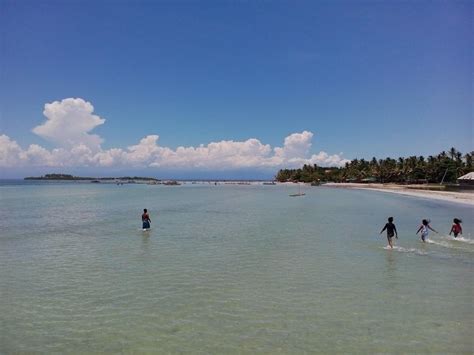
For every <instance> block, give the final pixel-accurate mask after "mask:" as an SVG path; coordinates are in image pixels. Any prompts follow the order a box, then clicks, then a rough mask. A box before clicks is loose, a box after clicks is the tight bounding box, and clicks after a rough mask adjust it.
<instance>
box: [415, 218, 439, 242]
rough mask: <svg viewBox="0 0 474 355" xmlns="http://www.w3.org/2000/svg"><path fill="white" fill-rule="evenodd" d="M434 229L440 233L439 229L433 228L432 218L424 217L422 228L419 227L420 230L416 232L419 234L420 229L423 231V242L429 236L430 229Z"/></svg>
mask: <svg viewBox="0 0 474 355" xmlns="http://www.w3.org/2000/svg"><path fill="white" fill-rule="evenodd" d="M430 229H431V230H432V231H433V232H435V233H438V232H437V231H435V230H434V229H433V228H431V226H430V220H429V219H424V220H423V221H421V226H420V228H418V230H417V231H416V234H418V233H419V232H420V231H421V240H422V241H423V242H425V239H426V237H428V234H429V232H430V231H429V230H430Z"/></svg>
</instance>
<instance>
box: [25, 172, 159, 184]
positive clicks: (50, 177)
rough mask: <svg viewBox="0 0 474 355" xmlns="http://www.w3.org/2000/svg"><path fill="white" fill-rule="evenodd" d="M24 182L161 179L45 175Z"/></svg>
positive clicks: (143, 180) (151, 180)
mask: <svg viewBox="0 0 474 355" xmlns="http://www.w3.org/2000/svg"><path fill="white" fill-rule="evenodd" d="M24 180H47V181H91V182H94V183H97V182H116V181H127V182H129V183H130V182H132V183H133V182H158V181H160V180H159V179H156V178H152V177H142V176H133V177H131V176H122V177H99V178H98V177H84V176H73V175H69V174H45V175H43V176H28V177H25V178H24Z"/></svg>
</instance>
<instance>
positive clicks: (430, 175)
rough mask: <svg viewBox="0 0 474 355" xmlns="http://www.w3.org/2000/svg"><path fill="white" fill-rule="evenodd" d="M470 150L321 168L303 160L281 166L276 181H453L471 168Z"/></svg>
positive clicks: (452, 149)
mask: <svg viewBox="0 0 474 355" xmlns="http://www.w3.org/2000/svg"><path fill="white" fill-rule="evenodd" d="M473 155H474V151H472V152H470V153H466V154H462V153H461V152H460V151H458V150H456V149H455V148H451V149H450V150H449V151H448V152H445V151H443V152H441V153H439V154H438V155H435V156H434V155H430V156H429V157H427V158H425V157H423V156H410V157H408V158H402V157H400V158H398V159H393V158H386V159H379V160H377V159H376V158H375V157H374V158H372V160H365V159H354V160H352V161H351V162H349V163H346V164H345V166H344V167H341V168H336V167H331V168H324V167H320V166H317V165H316V164H314V165H307V164H305V165H304V166H303V167H302V168H300V169H281V170H280V171H278V173H277V175H276V180H277V181H279V182H285V181H293V182H307V183H309V182H316V183H317V182H327V181H334V182H378V183H399V184H407V183H440V182H444V183H455V182H456V179H457V178H458V177H460V176H462V175H464V174H467V173H469V172H471V171H473V167H472V158H473Z"/></svg>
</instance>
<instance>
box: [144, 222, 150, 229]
mask: <svg viewBox="0 0 474 355" xmlns="http://www.w3.org/2000/svg"><path fill="white" fill-rule="evenodd" d="M149 228H150V222H145V221H144V222H143V229H149Z"/></svg>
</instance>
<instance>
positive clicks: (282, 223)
mask: <svg viewBox="0 0 474 355" xmlns="http://www.w3.org/2000/svg"><path fill="white" fill-rule="evenodd" d="M295 191H296V189H295V188H294V187H287V186H234V185H218V186H210V185H183V186H176V187H166V186H148V185H124V186H116V185H106V184H87V183H82V184H81V183H72V184H65V183H63V184H54V183H53V184H51V183H38V184H32V183H30V184H22V185H18V184H8V185H5V184H4V185H3V186H0V233H1V234H0V285H1V288H0V314H1V317H0V322H1V323H0V328H1V330H0V353H12V352H32V351H37V352H46V353H49V352H60V353H64V352H75V353H78V352H81V353H89V352H96V353H97V352H100V353H102V352H110V353H112V352H113V353H116V352H162V353H216V354H222V353H309V352H323V353H328V352H332V353H334V352H339V353H347V352H350V353H374V352H378V353H380V352H382V353H414V352H415V353H426V352H435V353H462V352H464V353H470V352H472V351H473V350H474V346H473V340H472V339H473V319H474V312H473V285H474V282H473V281H474V280H473V269H474V260H473V256H474V244H473V243H474V236H472V235H471V234H472V233H473V229H472V225H473V218H472V216H473V214H472V212H473V209H472V208H471V207H466V206H463V205H455V204H450V203H446V202H433V201H429V200H423V199H416V198H410V197H405V196H397V195H393V194H388V193H380V192H374V191H360V190H340V189H331V188H326V187H314V188H306V189H305V192H306V196H304V197H299V198H291V197H288V194H289V193H294V192H295ZM143 208H148V209H149V211H150V215H151V218H152V230H151V231H150V232H147V233H144V232H143V231H141V230H140V224H141V221H140V215H141V211H142V209H143ZM391 215H393V216H394V217H395V224H396V225H397V228H398V230H399V235H400V239H399V240H398V246H399V248H398V249H396V250H385V249H384V247H385V246H386V244H387V243H386V239H385V237H380V236H379V235H378V232H379V231H380V229H381V228H382V226H383V225H384V224H385V222H386V218H387V217H388V216H391ZM425 217H429V218H431V220H432V226H433V227H434V228H435V229H438V230H439V231H442V232H443V233H442V234H441V235H431V236H430V239H431V241H432V243H427V244H422V243H421V242H420V241H419V239H418V237H417V236H415V232H416V229H417V227H418V225H419V222H420V220H421V219H422V218H425ZM453 217H460V218H461V219H463V220H464V225H463V226H464V238H465V240H464V241H453V240H451V239H449V238H448V237H447V233H448V232H449V229H450V226H451V221H452V218H453Z"/></svg>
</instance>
